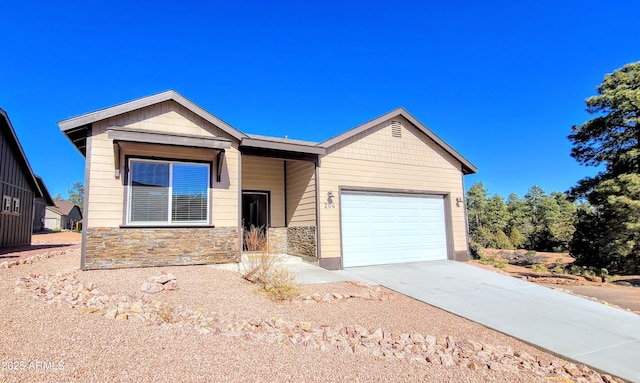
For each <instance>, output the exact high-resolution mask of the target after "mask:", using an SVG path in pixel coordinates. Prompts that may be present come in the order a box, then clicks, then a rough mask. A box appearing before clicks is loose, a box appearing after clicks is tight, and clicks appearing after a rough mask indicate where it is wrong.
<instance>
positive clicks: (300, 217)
mask: <svg viewBox="0 0 640 383" xmlns="http://www.w3.org/2000/svg"><path fill="white" fill-rule="evenodd" d="M287 226H316V167H315V164H314V163H313V162H305V161H287Z"/></svg>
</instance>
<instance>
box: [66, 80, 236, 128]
mask: <svg viewBox="0 0 640 383" xmlns="http://www.w3.org/2000/svg"><path fill="white" fill-rule="evenodd" d="M169 100H173V101H175V102H177V103H178V104H180V105H182V106H184V107H185V108H187V109H189V110H190V111H192V112H193V113H195V114H197V115H198V116H200V117H202V118H203V119H205V120H206V121H209V122H210V123H212V124H213V125H215V126H217V127H218V128H220V129H222V130H223V131H225V132H226V133H228V134H229V135H231V136H232V137H234V138H235V139H237V140H241V139H242V138H244V137H246V136H247V135H246V134H244V133H243V132H241V131H240V130H238V129H236V128H234V127H233V126H231V125H229V124H227V123H226V122H224V121H223V120H221V119H219V118H218V117H216V116H214V115H213V114H211V113H209V112H207V111H206V110H205V109H203V108H201V107H200V106H198V105H197V104H195V103H194V102H192V101H191V100H189V99H187V98H186V97H184V96H182V95H181V94H180V93H178V92H176V91H175V90H167V91H164V92H161V93H157V94H154V95H151V96H147V97H142V98H138V99H136V100H132V101H128V102H125V103H122V104H117V105H114V106H110V107H107V108H104V109H100V110H96V111H94V112H89V113H85V114H82V115H79V116H75V117H71V118H68V119H66V120H62V121H60V122H58V126H59V127H60V130H62V131H63V132H67V131H69V130H71V129H74V128H78V127H81V126H84V125H88V124H91V123H94V122H96V121H100V120H105V119H107V118H110V117H113V116H117V115H120V114H124V113H128V112H131V111H133V110H136V109H141V108H144V107H147V106H151V105H155V104H158V103H161V102H164V101H169Z"/></svg>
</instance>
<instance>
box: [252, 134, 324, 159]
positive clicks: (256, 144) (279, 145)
mask: <svg viewBox="0 0 640 383" xmlns="http://www.w3.org/2000/svg"><path fill="white" fill-rule="evenodd" d="M240 146H242V147H248V148H259V149H271V150H284V151H288V152H296V153H309V154H320V155H324V154H326V152H327V149H326V148H324V147H319V146H307V145H299V144H294V143H287V142H275V141H266V140H260V139H256V138H243V139H242V141H241V142H240Z"/></svg>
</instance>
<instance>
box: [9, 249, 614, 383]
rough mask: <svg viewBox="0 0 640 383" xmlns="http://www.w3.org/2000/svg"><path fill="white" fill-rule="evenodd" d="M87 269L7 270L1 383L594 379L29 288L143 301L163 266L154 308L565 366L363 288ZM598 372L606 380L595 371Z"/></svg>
mask: <svg viewBox="0 0 640 383" xmlns="http://www.w3.org/2000/svg"><path fill="white" fill-rule="evenodd" d="M78 265H79V250H78V249H77V248H71V249H70V248H65V249H64V250H59V251H58V253H56V254H55V255H54V256H51V257H41V258H38V259H35V260H34V261H33V262H31V263H23V264H19V265H14V266H13V267H10V268H6V269H0V313H1V315H0V329H1V333H2V342H0V362H2V369H1V370H0V381H3V382H25V381H30V382H40V381H42V382H61V381H79V382H103V381H116V382H117V381H123V382H127V381H136V382H164V381H179V382H190V381H194V382H201V381H216V382H217V381H220V382H225V381H228V382H308V381H318V382H320V381H322V382H325V381H329V382H331V381H335V382H342V381H352V382H377V381H390V382H391V381H392V382H410V381H411V382H415V381H425V382H449V381H455V382H549V381H560V382H570V381H575V382H580V381H592V380H586V378H585V377H579V378H575V379H574V380H572V379H569V378H568V377H567V376H566V374H565V376H546V377H541V376H536V375H534V374H533V373H531V372H530V371H525V370H519V369H518V368H515V369H514V368H497V367H499V365H496V368H495V369H488V368H477V369H472V368H470V367H468V366H467V365H449V366H445V365H442V364H434V363H428V362H424V361H422V362H418V361H410V360H407V359H405V358H398V357H385V356H376V355H373V354H372V353H369V352H356V353H351V352H346V351H345V350H339V349H325V350H322V349H314V348H312V347H305V346H302V345H300V344H297V345H294V344H293V342H290V341H282V342H273V340H272V341H265V339H264V337H262V338H261V337H256V336H248V335H247V334H244V335H243V334H242V333H240V334H236V335H235V336H229V331H230V330H226V329H224V328H223V331H222V333H220V332H218V331H206V332H203V331H196V330H195V329H193V328H191V327H187V326H178V325H169V324H166V323H165V324H163V325H157V324H145V322H144V321H141V320H116V319H114V318H112V317H109V316H107V315H95V313H94V314H91V313H89V312H88V311H87V310H86V306H83V305H80V304H78V305H76V307H70V305H69V304H65V303H47V302H51V301H53V300H52V299H48V298H47V294H48V293H50V291H41V290H39V288H38V289H37V290H36V289H35V288H32V287H33V286H34V284H36V283H37V281H40V280H44V281H50V280H55V279H56V277H55V275H56V274H60V275H67V274H65V273H71V274H68V275H73V278H72V279H73V281H74V283H75V284H76V285H78V284H82V286H84V287H83V288H84V289H85V290H87V287H86V286H89V287H90V288H92V289H97V290H99V292H100V294H101V295H105V296H111V297H114V298H113V299H124V298H122V297H129V298H130V299H131V300H140V299H142V298H141V296H143V294H142V293H141V292H140V286H141V284H142V283H143V282H145V281H147V279H148V278H149V277H152V276H157V275H159V274H160V272H161V271H163V272H167V273H171V274H172V275H173V276H175V278H176V281H177V285H178V289H177V290H166V291H162V292H160V293H157V294H149V295H148V296H147V298H145V299H146V300H147V301H150V300H155V301H160V302H162V303H163V304H164V305H167V306H168V307H176V308H178V307H179V308H181V309H188V310H190V312H197V313H202V314H203V315H206V316H208V317H213V318H216V320H218V321H219V323H222V324H225V323H245V324H247V323H260V322H261V321H262V322H264V321H267V322H272V323H273V322H276V321H282V322H283V323H288V324H300V323H308V324H309V326H312V327H313V328H316V329H317V328H319V327H322V326H328V327H331V328H340V326H343V325H344V326H355V325H358V326H362V328H367V329H371V330H373V329H376V328H379V327H380V328H383V329H384V330H385V331H388V332H390V333H395V334H398V333H408V334H423V335H432V336H434V337H437V338H438V339H446V337H450V338H449V339H469V340H473V341H475V342H481V343H483V344H488V345H493V346H495V347H501V348H511V349H512V350H514V351H516V352H518V353H522V352H524V353H526V354H527V355H530V356H534V357H535V358H538V359H546V360H556V361H559V362H560V364H564V361H560V360H559V358H557V357H554V356H552V355H548V354H546V353H544V352H542V351H540V350H537V349H535V348H534V347H531V346H529V345H527V344H524V343H522V342H519V341H517V340H515V339H513V338H510V337H508V336H505V335H503V334H500V333H497V332H495V331H492V330H489V329H487V328H485V327H483V326H480V325H478V324H476V323H473V322H470V321H468V320H465V319H463V318H460V317H457V316H455V315H452V314H449V313H447V312H444V311H442V310H439V309H436V308H434V307H431V306H428V305H426V304H424V303H422V302H418V301H415V300H413V299H410V298H407V297H405V296H402V295H399V294H396V293H394V292H391V291H388V290H384V289H381V290H375V288H372V287H370V286H365V285H361V284H356V283H337V284H328V285H310V286H303V295H302V297H301V298H300V299H297V300H296V301H295V302H274V301H272V300H271V299H270V298H269V297H268V296H267V295H265V294H264V293H262V292H259V291H257V289H256V288H255V286H254V285H252V284H250V283H249V282H247V281H244V280H243V279H241V278H240V277H239V275H238V274H236V273H233V272H229V271H223V270H217V269H213V268H210V267H205V266H184V267H166V268H162V269H158V268H140V269H126V270H109V271H85V272H80V271H77V269H78ZM58 278H60V277H58ZM63 278H64V277H63ZM69 278H71V277H69ZM16 282H18V284H16ZM29 286H31V287H29ZM61 286H62V285H61ZM83 291H84V290H83ZM67 293H68V294H69V295H70V294H71V292H67ZM67 293H65V294H67ZM334 293H336V294H340V295H339V296H338V297H339V298H341V297H344V296H347V295H349V296H354V298H351V299H336V298H335V297H334V295H333V294H334ZM60 294H61V295H59V296H66V295H64V294H62V293H60ZM316 294H317V295H316ZM327 294H329V295H330V296H331V297H332V298H331V299H330V300H329V301H328V302H323V301H322V300H320V301H319V302H316V301H315V300H314V299H309V297H312V296H314V297H316V296H320V297H324V296H326V295H327ZM305 297H306V299H305ZM364 297H375V298H376V299H373V298H372V299H365V298H364ZM303 327H304V326H303ZM254 328H256V326H254ZM257 328H258V329H259V328H260V327H259V325H258V326H257ZM285 339H288V338H285ZM578 367H579V368H582V367H581V366H578ZM597 376H598V378H599V379H601V380H602V379H603V377H601V376H600V375H597ZM592 377H593V379H594V380H593V381H599V380H595V379H596V378H595V374H592ZM607 378H608V377H604V379H605V380H607ZM601 380H600V381H601Z"/></svg>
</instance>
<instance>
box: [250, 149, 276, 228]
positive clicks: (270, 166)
mask: <svg viewBox="0 0 640 383" xmlns="http://www.w3.org/2000/svg"><path fill="white" fill-rule="evenodd" d="M242 190H243V191H244V190H253V191H257V190H259V191H269V192H270V195H271V199H270V201H269V209H270V212H269V215H270V217H271V227H284V226H285V222H284V160H280V159H275V158H268V157H256V156H251V155H243V156H242Z"/></svg>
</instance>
